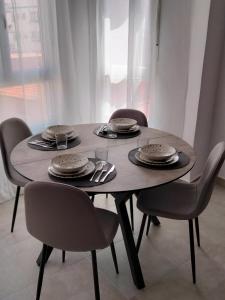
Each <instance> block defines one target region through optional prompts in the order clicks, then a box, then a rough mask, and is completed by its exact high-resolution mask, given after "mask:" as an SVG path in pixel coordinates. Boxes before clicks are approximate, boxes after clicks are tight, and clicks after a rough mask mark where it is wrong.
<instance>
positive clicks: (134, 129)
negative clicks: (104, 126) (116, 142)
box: [113, 125, 140, 134]
mask: <svg viewBox="0 0 225 300" xmlns="http://www.w3.org/2000/svg"><path fill="white" fill-rule="evenodd" d="M139 130H140V126H139V125H134V126H132V127H131V128H129V129H114V130H113V132H116V133H122V134H123V133H124V134H126V133H133V132H137V131H139Z"/></svg>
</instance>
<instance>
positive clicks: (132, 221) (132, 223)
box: [130, 195, 134, 231]
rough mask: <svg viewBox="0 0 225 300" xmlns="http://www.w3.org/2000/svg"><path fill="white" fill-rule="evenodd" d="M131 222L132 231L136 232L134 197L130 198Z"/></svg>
mask: <svg viewBox="0 0 225 300" xmlns="http://www.w3.org/2000/svg"><path fill="white" fill-rule="evenodd" d="M130 221H131V229H132V231H134V209H133V197H132V195H131V196H130Z"/></svg>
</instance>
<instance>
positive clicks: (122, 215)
mask: <svg viewBox="0 0 225 300" xmlns="http://www.w3.org/2000/svg"><path fill="white" fill-rule="evenodd" d="M130 195H131V193H114V194H113V196H114V198H115V204H116V209H117V212H118V215H119V220H120V226H121V230H122V234H123V239H124V243H125V247H126V251H127V256H128V261H129V264H130V269H131V274H132V277H133V281H134V283H135V285H136V286H137V288H138V289H142V288H144V287H145V283H144V278H143V275H142V270H141V266H140V262H139V259H138V253H137V250H136V246H135V243H134V238H133V233H132V230H131V226H130V221H129V217H128V213H127V209H126V201H127V200H128V199H129V198H130Z"/></svg>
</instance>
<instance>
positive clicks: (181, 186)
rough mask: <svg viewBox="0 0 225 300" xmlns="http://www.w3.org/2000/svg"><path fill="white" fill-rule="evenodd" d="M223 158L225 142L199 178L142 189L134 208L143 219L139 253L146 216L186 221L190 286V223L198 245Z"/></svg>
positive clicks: (193, 271)
mask: <svg viewBox="0 0 225 300" xmlns="http://www.w3.org/2000/svg"><path fill="white" fill-rule="evenodd" d="M224 159H225V143H224V142H221V143H219V144H217V145H216V146H215V147H214V148H213V150H212V151H211V153H210V155H209V157H208V160H207V162H206V165H205V168H204V170H203V173H202V175H201V178H200V179H199V180H198V181H197V182H195V183H186V182H184V181H181V180H179V181H177V182H174V183H169V184H167V185H164V186H161V187H156V188H153V189H149V190H143V191H142V192H141V193H140V194H139V197H138V201H137V207H138V208H139V209H140V210H141V211H142V212H143V219H142V223H141V229H140V233H139V237H138V242H137V250H139V247H140V244H141V239H142V235H143V231H144V226H145V222H146V218H147V216H148V215H151V216H160V217H164V218H169V219H175V220H188V222H189V236H190V251H191V264H192V276H193V283H195V282H196V275H195V249H194V234H193V220H195V226H196V235H197V242H198V246H200V235H199V223H198V216H199V215H200V214H201V213H202V211H203V210H204V209H205V208H206V207H207V205H208V203H209V200H210V197H211V194H212V191H213V187H214V183H215V179H216V176H217V174H218V172H219V170H220V168H221V166H222V164H223V162H224Z"/></svg>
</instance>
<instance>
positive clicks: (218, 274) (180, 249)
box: [0, 186, 225, 300]
mask: <svg viewBox="0 0 225 300" xmlns="http://www.w3.org/2000/svg"><path fill="white" fill-rule="evenodd" d="M12 205H13V202H7V203H4V204H2V205H0V299H1V300H32V299H35V292H36V283H37V277H38V268H37V266H36V264H35V259H36V257H37V255H38V253H39V251H40V249H41V244H40V243H39V242H38V241H36V240H35V239H34V238H32V237H31V236H30V235H29V234H28V233H27V231H26V227H25V222H24V206H23V199H21V201H20V205H19V211H18V217H17V221H16V226H15V231H14V233H13V234H11V233H9V231H10V222H11V215H12ZM96 205H98V206H101V207H106V208H108V209H111V210H115V207H114V204H113V200H112V198H109V199H105V198H104V196H98V197H97V201H96ZM140 220H141V214H140V213H139V212H138V211H137V210H136V212H135V228H136V230H135V237H137V231H138V229H139V225H140ZM200 231H201V246H202V247H201V248H199V249H197V248H196V263H197V284H196V285H195V286H194V285H193V284H192V277H191V264H190V255H189V237H188V225H187V222H182V221H171V220H166V219H161V226H160V227H151V231H150V234H149V236H148V237H144V239H143V243H142V245H141V249H140V260H141V266H142V269H143V274H144V278H145V282H146V288H145V289H143V290H137V289H136V288H135V286H134V285H133V282H132V279H131V275H130V270H129V267H128V261H127V257H126V252H125V248H124V244H123V240H122V237H121V232H120V231H119V232H118V234H117V237H116V243H115V247H116V250H117V256H118V263H119V269H120V274H119V275H116V274H115V271H114V267H113V262H112V257H111V252H110V249H105V250H103V251H98V254H97V256H98V267H99V279H100V289H101V299H102V300H104V299H105V300H106V299H107V300H114V299H118V300H125V299H130V300H147V299H154V300H158V299H160V300H162V299H163V300H164V299H167V300H170V299H171V300H173V299H182V300H186V299H188V300H190V299H191V300H196V299H205V300H208V299H216V300H220V299H221V300H222V299H225V188H223V187H221V186H216V188H215V190H214V193H213V196H212V199H211V202H210V205H209V206H208V208H207V209H206V211H205V212H204V213H203V214H202V216H201V217H200ZM41 299H42V300H47V299H54V300H72V299H79V300H89V299H94V290H93V279H92V269H91V260H90V255H89V253H67V256H66V263H65V264H62V263H61V252H60V251H58V250H54V252H53V254H52V256H51V258H50V260H49V262H48V264H47V266H46V272H45V275H44V282H43V289H42V296H41Z"/></svg>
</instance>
